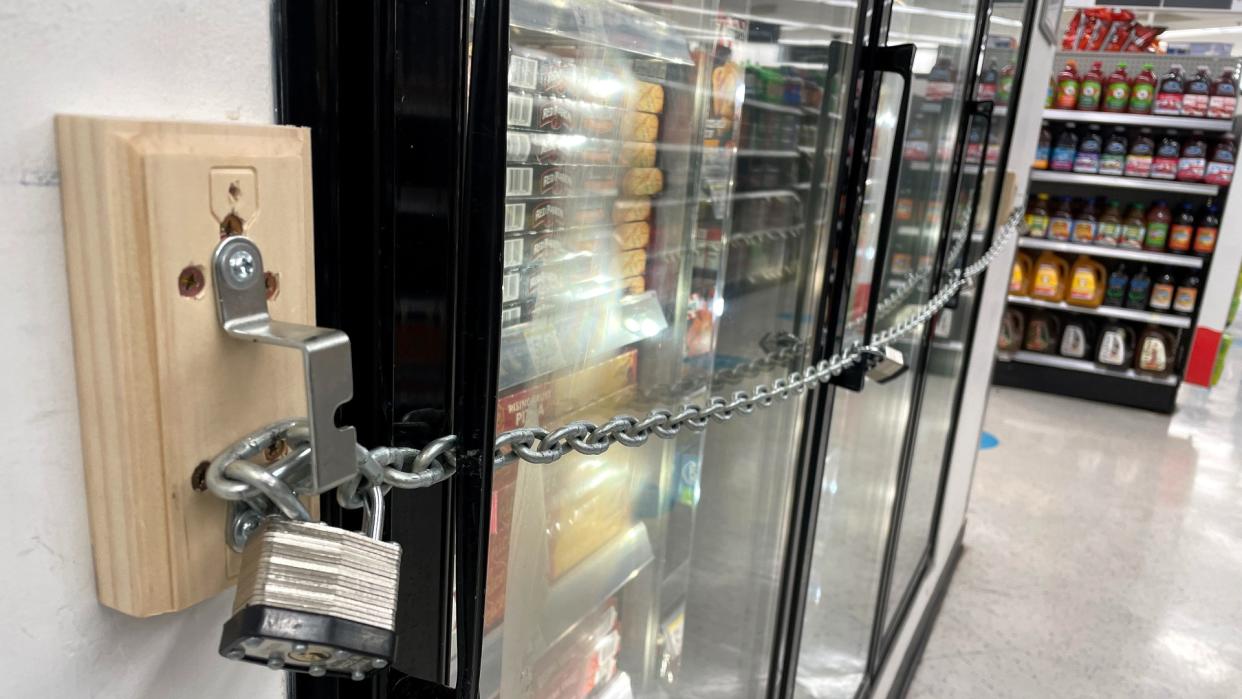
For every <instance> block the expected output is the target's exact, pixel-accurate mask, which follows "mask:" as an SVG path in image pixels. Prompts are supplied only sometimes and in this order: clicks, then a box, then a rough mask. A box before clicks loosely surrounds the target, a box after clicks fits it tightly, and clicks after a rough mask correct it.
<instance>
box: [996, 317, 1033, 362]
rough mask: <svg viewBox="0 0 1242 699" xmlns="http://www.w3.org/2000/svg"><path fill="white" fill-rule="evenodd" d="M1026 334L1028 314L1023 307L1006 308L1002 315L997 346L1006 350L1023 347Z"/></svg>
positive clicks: (1011, 350)
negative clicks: (1023, 310)
mask: <svg viewBox="0 0 1242 699" xmlns="http://www.w3.org/2000/svg"><path fill="white" fill-rule="evenodd" d="M1025 336H1026V314H1025V313H1023V312H1022V310H1021V309H1017V308H1006V309H1005V315H1004V316H1002V317H1001V326H1000V333H999V334H998V335H997V338H996V347H997V349H1000V350H1002V351H1005V352H1013V351H1015V350H1019V349H1021V348H1022V339H1023V338H1024V337H1025Z"/></svg>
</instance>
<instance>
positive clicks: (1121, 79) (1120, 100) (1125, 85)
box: [1104, 63, 1130, 112]
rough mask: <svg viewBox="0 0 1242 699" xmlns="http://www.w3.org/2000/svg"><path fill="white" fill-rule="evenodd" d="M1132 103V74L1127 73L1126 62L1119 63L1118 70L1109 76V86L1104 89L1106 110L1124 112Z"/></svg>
mask: <svg viewBox="0 0 1242 699" xmlns="http://www.w3.org/2000/svg"><path fill="white" fill-rule="evenodd" d="M1129 104H1130V76H1129V75H1127V74H1126V64H1125V63H1118V64H1117V70H1114V71H1113V72H1112V74H1111V75H1109V76H1108V87H1107V88H1105V90H1104V111H1106V112H1124V111H1126V107H1128V106H1129Z"/></svg>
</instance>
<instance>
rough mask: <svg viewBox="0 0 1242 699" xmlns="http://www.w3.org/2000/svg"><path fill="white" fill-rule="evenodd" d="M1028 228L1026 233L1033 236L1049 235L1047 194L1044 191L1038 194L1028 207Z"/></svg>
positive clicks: (1043, 236) (1042, 236)
mask: <svg viewBox="0 0 1242 699" xmlns="http://www.w3.org/2000/svg"><path fill="white" fill-rule="evenodd" d="M1026 229H1027V233H1026V234H1027V235H1028V236H1030V237H1032V238H1046V237H1047V236H1048V195H1047V194H1045V193H1043V192H1040V193H1039V194H1036V195H1035V196H1034V197H1033V198H1032V199H1031V202H1030V204H1029V205H1028V206H1027V207H1026Z"/></svg>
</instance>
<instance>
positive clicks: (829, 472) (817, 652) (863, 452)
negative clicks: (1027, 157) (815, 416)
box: [793, 0, 978, 697]
mask: <svg viewBox="0 0 1242 699" xmlns="http://www.w3.org/2000/svg"><path fill="white" fill-rule="evenodd" d="M977 9H978V8H977V3H976V2H974V1H973V0H914V1H913V2H907V3H901V4H896V3H894V4H892V5H891V6H889V7H888V9H887V12H888V16H886V17H885V16H877V17H876V18H875V19H876V22H877V24H876V25H875V27H874V28H873V29H874V32H875V34H874V36H876V37H877V38H879V39H880V40H881V41H882V42H884V43H886V44H888V46H884V45H883V44H882V45H881V46H880V47H879V48H877V49H869V51H875V52H877V54H879V53H880V52H884V51H892V50H894V49H895V48H896V46H895V45H897V44H901V43H906V42H908V43H910V44H912V46H911V47H909V49H908V50H912V51H913V55H912V56H911V57H910V59H911V61H910V63H909V64H908V65H909V71H910V79H909V80H908V81H907V80H906V79H905V76H902V75H900V74H898V73H895V72H891V71H892V68H891V62H880V61H876V62H875V63H876V68H886V67H887V70H886V71H885V72H882V73H878V74H877V77H876V90H877V95H876V103H875V104H876V106H875V110H876V112H875V135H874V137H873V138H872V140H871V144H870V147H871V167H870V168H869V169H868V170H867V171H866V172H865V173H864V175H863V177H864V178H865V179H864V180H863V186H864V195H863V212H862V218H861V222H860V235H859V242H858V246H857V248H856V250H855V253H854V254H855V260H854V271H853V275H852V277H851V280H850V286H849V290H850V298H851V302H850V304H849V306H848V315H847V316H846V318H845V322H844V323H843V326H842V328H841V341H842V342H843V343H845V344H849V343H852V342H854V341H860V340H865V338H868V337H871V336H872V334H873V333H878V332H882V331H884V330H886V329H888V328H890V327H893V326H894V325H896V324H898V323H901V322H903V321H904V320H905V319H906V318H908V317H909V316H910V315H911V314H912V313H914V312H915V311H916V309H917V308H918V307H919V306H921V305H922V304H924V303H926V302H927V301H928V299H929V298H930V297H931V296H932V295H933V294H934V293H935V292H936V290H937V288H938V285H939V281H940V275H939V269H940V265H941V260H942V259H943V258H944V257H946V256H949V255H950V253H953V254H954V256H956V254H958V253H960V251H954V250H952V247H953V245H954V244H955V242H956V244H958V245H964V244H965V243H964V242H962V241H960V240H958V241H955V240H954V239H953V237H952V235H951V234H952V232H953V227H952V226H951V225H949V220H948V218H947V217H949V216H951V215H952V214H953V213H954V212H953V210H952V207H951V206H950V203H951V201H952V200H953V198H954V191H955V189H959V187H957V180H958V176H959V166H960V160H959V159H958V158H957V157H956V156H957V154H958V153H959V151H960V150H961V143H960V139H962V138H964V135H959V134H960V133H961V123H962V117H963V111H964V110H965V109H966V107H967V103H968V102H969V100H970V99H971V98H972V97H973V95H972V94H971V93H970V91H969V90H970V87H969V86H970V83H971V81H970V75H971V73H972V72H973V70H974V65H975V64H974V60H973V59H974V55H975V54H974V50H975V49H974V46H975V44H976V42H977V37H976V35H977V31H978V25H977V23H976V17H977V14H976V13H977ZM959 237H960V236H959ZM927 342H928V335H927V332H926V328H924V329H922V331H916V332H914V333H911V334H908V335H906V336H904V337H903V338H901V339H900V340H898V341H897V342H896V343H895V345H894V346H895V347H896V349H898V350H899V351H900V352H901V353H902V355H903V357H904V359H905V361H906V363H907V364H908V365H909V366H910V367H911V369H910V370H909V371H906V372H905V373H903V374H901V375H900V376H898V377H897V378H895V379H893V380H891V381H888V382H886V383H883V384H878V383H873V382H867V383H865V384H863V385H861V386H860V388H861V391H858V392H851V391H837V392H836V393H835V395H834V396H833V397H832V398H831V399H830V407H829V410H828V411H827V412H826V414H825V415H824V418H823V419H824V421H825V424H824V427H823V428H824V429H826V430H827V438H826V440H824V442H823V446H822V448H821V450H820V451H819V452H818V454H817V457H816V459H817V463H816V464H815V466H816V467H817V468H818V469H819V471H817V473H819V474H820V475H821V478H820V479H819V482H818V494H819V501H818V509H817V511H814V522H813V532H814V535H813V540H812V542H811V544H810V546H809V552H808V555H809V557H810V574H809V577H808V580H807V584H806V588H805V591H804V592H805V597H804V605H805V607H804V612H803V615H802V629H801V631H802V633H801V638H800V646H799V647H798V648H797V666H796V683H795V687H794V691H793V694H794V695H795V696H806V697H852V696H854V695H855V694H856V692H858V691H859V688H860V687H861V686H863V684H865V682H866V681H867V679H868V677H869V676H870V675H871V674H872V673H874V671H875V669H876V667H877V666H878V664H879V662H880V661H881V657H880V654H879V652H878V643H879V640H880V637H881V636H882V634H883V631H884V628H885V626H884V623H883V622H884V620H885V619H886V618H887V615H886V605H887V601H888V600H887V597H886V595H885V594H884V593H885V591H886V590H887V584H886V581H887V578H888V568H889V566H888V564H887V552H888V549H889V546H888V540H889V534H890V530H891V527H892V523H893V514H894V512H895V508H896V507H897V506H898V505H899V499H900V493H901V492H902V489H903V486H904V472H903V469H902V464H903V463H904V462H905V457H906V451H907V449H908V442H909V440H910V438H911V435H912V430H913V427H914V419H913V416H912V409H913V408H914V406H915V403H916V400H915V398H916V396H917V395H918V390H919V387H920V386H921V385H922V381H923V376H924V375H925V373H926V372H927V369H928V367H927V363H926V361H925V354H924V349H925V346H926V343H927Z"/></svg>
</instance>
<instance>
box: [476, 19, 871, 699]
mask: <svg viewBox="0 0 1242 699" xmlns="http://www.w3.org/2000/svg"><path fill="white" fill-rule="evenodd" d="M840 5H847V3H831V4H829V3H809V2H805V1H804V0H788V1H785V2H780V3H777V4H775V5H774V4H773V3H764V4H763V5H762V7H760V6H758V5H756V6H755V7H751V5H750V3H748V2H736V1H733V0H728V1H725V2H721V3H720V4H719V6H716V5H714V4H712V3H706V4H704V3H698V2H672V3H669V2H644V1H635V2H629V3H623V2H617V1H615V0H573V2H566V1H563V0H513V1H512V3H511V5H510V31H509V65H508V78H507V80H508V98H507V114H506V115H505V118H506V124H505V132H506V133H505V145H506V160H507V163H506V172H505V183H504V184H505V198H504V202H503V206H504V225H503V231H498V232H497V235H502V236H503V249H504V269H503V272H502V274H503V283H502V284H501V287H502V296H503V298H502V301H503V305H502V307H501V311H500V319H499V322H500V326H501V330H500V364H499V373H498V375H497V388H498V400H497V404H496V409H495V429H496V432H497V434H500V433H503V432H505V431H508V430H514V429H519V428H530V427H536V426H542V427H547V428H555V427H558V426H561V425H564V424H566V423H568V422H570V421H579V420H588V421H590V422H592V423H595V424H601V425H602V424H604V423H606V422H607V421H608V420H610V419H611V418H612V417H613V416H618V415H622V416H624V415H631V416H640V417H641V416H644V415H646V414H647V413H648V411H650V410H651V409H653V408H657V407H667V408H670V409H672V410H677V409H679V408H680V407H681V406H682V405H685V404H697V405H706V403H707V401H708V399H709V397H710V396H714V395H720V396H726V397H728V396H731V395H732V393H733V392H734V391H737V390H750V389H751V388H752V387H753V386H755V385H756V384H759V383H765V382H770V381H771V380H773V379H775V378H777V377H779V376H782V375H783V374H785V373H788V372H789V371H792V370H796V369H798V368H800V367H801V366H803V365H804V364H805V363H806V362H807V361H808V360H809V359H810V357H811V356H812V353H813V352H814V351H815V350H816V347H815V342H816V340H817V333H816V328H817V326H818V323H817V321H816V318H817V317H818V314H819V313H820V308H821V302H822V299H821V297H820V295H819V289H820V288H821V287H823V286H824V272H823V270H824V269H825V267H826V263H825V256H826V255H827V251H828V244H829V235H828V232H829V231H830V230H832V224H833V221H832V213H833V210H834V206H833V205H832V204H833V201H832V200H833V197H832V196H831V194H830V193H832V192H834V191H835V188H836V180H837V177H838V174H839V173H840V172H841V171H842V170H843V167H844V162H843V160H842V153H843V148H842V146H841V143H842V139H843V133H844V128H845V127H844V124H843V122H844V121H845V120H844V119H843V118H842V115H843V113H844V110H843V108H842V107H843V105H842V100H843V95H844V94H846V93H848V92H849V90H848V89H845V87H844V86H848V85H849V84H851V83H852V63H851V61H852V51H851V46H852V44H853V37H854V35H855V32H856V24H857V12H856V9H855V8H854V7H852V6H847V7H841V6H840ZM808 27H809V28H811V29H813V30H816V31H813V32H811V34H812V35H811V36H808V35H807V31H806V30H807V28H808ZM805 413H806V406H805V396H801V395H799V396H794V397H791V398H790V399H789V400H787V401H785V402H782V403H780V404H778V405H776V406H773V407H771V408H768V409H766V410H763V411H759V412H758V413H757V414H755V415H752V416H750V417H747V418H745V419H741V420H736V421H734V422H733V423H731V424H729V425H728V426H727V427H726V426H721V427H716V428H709V429H708V430H707V432H705V433H704V432H696V431H690V430H689V429H682V431H681V432H680V434H678V435H677V436H676V437H674V438H672V439H666V440H664V439H654V438H653V439H651V440H650V441H649V442H648V443H647V444H646V445H645V446H642V447H640V448H622V447H615V448H612V449H610V450H608V451H606V452H605V453H602V454H599V455H586V454H581V453H570V454H568V455H566V456H564V457H563V458H560V459H558V460H556V461H555V462H554V463H548V464H537V463H530V462H529V461H524V460H518V459H516V458H510V459H508V460H507V461H506V462H504V463H501V464H499V465H497V466H496V467H495V469H494V471H493V474H492V477H493V490H492V504H491V510H492V519H491V531H490V545H489V549H488V552H487V570H488V573H487V579H486V604H485V608H484V619H483V627H484V638H483V645H482V662H481V672H480V675H481V676H480V681H479V686H480V690H481V692H480V693H481V696H483V697H493V696H502V697H505V698H506V699H512V698H517V697H540V698H543V697H586V696H587V695H588V694H590V695H591V696H607V697H628V696H666V695H669V696H759V695H762V694H764V693H766V691H767V674H768V672H769V666H770V663H771V658H772V654H773V646H772V639H773V635H774V632H773V628H774V626H775V621H776V617H777V600H778V597H779V581H780V576H781V570H782V564H783V560H782V554H781V552H783V551H784V550H785V543H784V542H785V537H786V534H787V522H788V521H789V520H790V513H789V508H790V501H791V487H792V483H793V475H794V470H795V467H796V465H797V464H798V463H799V460H800V453H801V452H800V447H801V443H802V429H803V424H802V423H803V416H804V414H805Z"/></svg>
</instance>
